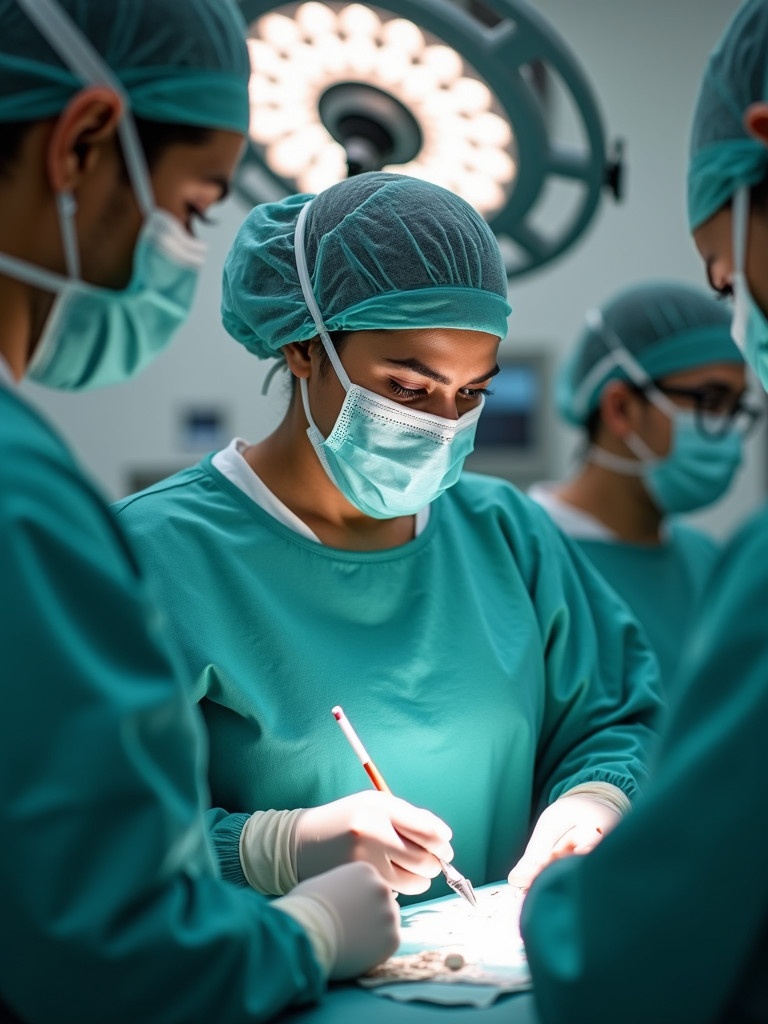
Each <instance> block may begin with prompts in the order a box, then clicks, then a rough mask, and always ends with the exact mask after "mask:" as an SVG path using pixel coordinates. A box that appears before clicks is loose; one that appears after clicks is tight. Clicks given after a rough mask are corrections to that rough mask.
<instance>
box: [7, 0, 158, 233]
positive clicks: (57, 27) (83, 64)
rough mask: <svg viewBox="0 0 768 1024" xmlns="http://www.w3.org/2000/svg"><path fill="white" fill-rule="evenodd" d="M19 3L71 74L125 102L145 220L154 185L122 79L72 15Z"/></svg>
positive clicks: (129, 152)
mask: <svg viewBox="0 0 768 1024" xmlns="http://www.w3.org/2000/svg"><path fill="white" fill-rule="evenodd" d="M16 3H17V4H18V5H19V7H20V8H21V9H22V10H23V11H24V13H25V14H26V16H27V17H28V18H29V20H30V21H31V22H32V23H33V24H34V25H35V27H36V28H37V30H38V32H39V33H40V35H41V36H42V37H43V38H44V39H45V40H46V41H47V42H48V44H49V45H50V46H51V48H52V49H53V50H55V52H56V53H57V54H58V56H59V57H60V58H61V60H62V62H63V63H64V64H65V65H66V66H67V67H68V68H69V69H70V71H72V72H73V73H74V74H76V75H78V76H79V77H80V78H81V79H82V80H83V82H84V83H85V84H86V85H105V86H107V87H108V88H109V89H111V90H112V91H113V92H115V93H117V95H118V96H119V97H120V99H121V100H122V103H123V115H122V117H121V118H120V122H119V124H118V126H117V131H118V135H119V137H120V142H121V143H122V150H123V157H124V158H125V163H126V167H127V169H128V176H129V178H130V180H131V185H132V186H133V190H134V193H135V195H136V201H137V202H138V204H139V209H140V210H141V213H142V215H143V217H144V219H146V218H147V217H149V215H150V214H151V213H152V211H153V210H154V209H155V206H156V204H155V199H154V194H153V191H152V182H151V180H150V177H149V171H148V170H147V166H146V161H145V159H144V152H143V150H142V147H141V142H140V140H139V136H138V132H137V131H136V125H135V123H134V121H133V118H132V117H131V116H129V115H130V109H131V104H130V101H129V99H128V96H127V94H126V92H125V90H124V89H123V87H122V85H121V84H120V82H119V80H118V79H117V77H116V76H115V75H113V74H112V71H111V69H110V68H109V67H108V65H107V64H106V62H105V61H104V60H103V59H102V58H101V56H100V55H99V54H98V52H97V51H96V49H95V48H94V47H93V46H91V44H90V42H89V41H88V40H87V39H86V38H85V36H84V35H83V34H82V32H80V30H79V29H78V28H77V26H76V25H75V23H74V22H73V21H72V20H71V18H70V17H69V15H68V14H67V13H66V12H65V11H64V10H62V8H61V7H59V5H58V4H57V3H55V2H54V0H16Z"/></svg>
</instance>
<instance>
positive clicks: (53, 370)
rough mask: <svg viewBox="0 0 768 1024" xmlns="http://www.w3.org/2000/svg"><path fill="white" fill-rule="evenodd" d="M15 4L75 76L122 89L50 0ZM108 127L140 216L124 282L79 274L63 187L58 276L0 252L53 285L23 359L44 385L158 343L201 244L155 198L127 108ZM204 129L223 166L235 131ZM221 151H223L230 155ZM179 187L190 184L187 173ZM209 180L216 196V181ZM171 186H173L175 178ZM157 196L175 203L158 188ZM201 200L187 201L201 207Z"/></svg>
mask: <svg viewBox="0 0 768 1024" xmlns="http://www.w3.org/2000/svg"><path fill="white" fill-rule="evenodd" d="M20 4H21V6H22V7H23V8H24V10H25V12H28V14H29V16H30V17H32V18H33V20H34V22H35V24H36V26H37V27H38V29H39V30H40V32H41V33H42V34H43V35H44V36H45V37H46V38H47V39H48V41H49V42H50V43H51V45H52V46H53V47H54V48H55V49H56V50H57V52H58V53H59V55H60V56H61V57H62V59H63V60H64V61H65V62H66V63H67V64H69V66H70V67H72V68H73V69H74V70H76V71H77V72H78V74H79V75H80V76H81V77H82V78H84V79H85V80H87V79H88V78H89V76H90V77H91V78H92V79H93V80H97V79H98V81H99V82H100V83H101V84H107V85H109V86H111V87H113V88H114V91H115V92H116V93H117V94H118V95H121V96H123V99H125V97H124V93H123V90H122V88H121V86H120V85H119V83H117V82H116V81H115V80H114V77H113V75H112V73H111V71H110V69H109V68H108V67H107V66H106V65H104V63H103V61H102V60H101V58H100V57H99V55H98V54H97V53H96V52H95V51H94V50H93V48H92V47H91V45H90V43H89V42H88V40H87V39H85V38H84V36H83V35H82V34H81V33H80V31H79V29H77V27H76V26H75V25H74V24H73V23H72V22H71V21H70V20H69V18H68V17H67V15H66V13H65V12H63V11H62V10H61V9H60V8H59V7H58V5H56V4H54V3H52V2H51V0H40V3H39V4H36V5H34V6H32V5H30V4H29V3H28V0H20ZM62 19H63V21H62ZM118 132H119V140H120V145H121V148H122V152H123V157H124V160H125V165H126V167H127V170H128V175H129V180H130V185H131V188H132V190H133V193H134V196H135V198H136V202H137V204H138V207H139V210H140V211H141V214H142V218H143V222H142V226H141V229H140V233H139V237H138V240H137V241H136V243H135V247H134V252H133V260H132V272H131V275H130V279H129V281H128V284H127V286H126V287H124V288H121V289H111V288H105V287H100V286H98V285H95V284H89V283H88V282H87V281H86V280H84V278H83V274H82V272H81V251H80V247H81V243H80V239H79V238H78V232H77V227H76V220H75V215H76V212H77V211H76V203H75V199H74V197H73V196H72V195H71V194H70V193H60V194H59V195H57V196H56V208H57V214H58V221H59V228H60V234H61V238H62V242H63V249H64V262H65V266H66V271H67V273H66V276H63V275H60V274H57V273H54V272H52V271H48V270H45V269H43V268H42V267H39V266H36V265H34V264H31V263H28V262H25V261H22V260H19V259H16V258H15V257H12V256H10V255H6V254H2V253H0V269H2V270H3V271H4V272H5V273H7V274H8V275H9V276H12V277H15V278H17V279H19V280H22V281H24V282H26V283H28V284H31V285H33V286H35V287H38V288H40V289H42V290H44V291H46V292H52V293H53V294H54V295H55V301H54V305H53V308H52V310H51V312H50V314H49V316H48V318H47V320H46V324H45V328H44V331H43V335H42V337H41V338H40V340H39V342H38V344H37V347H36V349H35V352H34V355H33V358H32V360H31V362H30V364H29V366H28V368H27V376H28V377H29V378H30V379H32V380H35V381H36V382H38V383H40V384H45V385H47V386H50V387H55V388H62V389H67V390H76V389H85V388H94V387H99V386H101V385H104V384H111V383H115V382H118V381H121V380H125V379H127V378H128V377H131V376H133V375H134V374H135V373H137V372H138V371H139V370H141V369H142V368H143V367H145V366H146V365H148V363H149V362H151V360H152V359H154V358H155V356H156V355H158V353H159V352H161V351H162V350H163V349H164V348H165V347H166V346H167V344H168V343H169V341H170V340H171V338H172V336H173V334H174V332H175V331H176V329H177V328H178V327H179V326H180V324H181V323H183V321H184V320H185V319H186V317H187V315H188V313H189V309H190V306H191V303H192V299H193V296H194V293H195V286H196V283H197V277H198V273H199V269H200V267H201V264H202V261H203V257H204V252H205V248H204V246H203V244H202V243H201V242H200V241H198V240H197V239H195V238H193V237H192V235H191V234H190V233H189V231H188V230H186V229H185V226H184V225H183V224H182V222H181V220H180V219H179V218H178V217H176V216H173V215H172V214H170V213H169V212H167V211H166V210H163V209H160V208H158V206H157V205H156V202H155V196H154V191H153V187H152V183H151V180H150V176H149V171H148V168H147V165H146V161H145V159H144V154H143V151H142V148H141V144H140V142H139V139H138V135H137V132H136V128H135V124H134V121H133V118H132V116H131V114H130V112H129V111H127V110H126V112H125V113H124V115H123V118H122V121H121V123H120V125H119V127H118ZM211 134H212V138H213V141H212V143H211V146H212V147H213V149H214V151H215V155H214V162H216V163H217V166H218V169H219V170H220V171H223V170H224V169H225V168H226V169H228V170H229V171H230V172H231V168H232V167H233V165H234V159H236V154H237V152H238V150H239V137H238V136H236V135H234V134H233V133H218V132H213V133H211ZM225 135H226V136H231V137H230V138H227V139H226V140H224V144H223V148H222V140H221V138H220V136H225ZM214 137H218V138H214ZM229 152H231V153H232V154H233V158H232V161H231V162H230V163H228V161H227V156H228V154H229ZM217 177H218V175H217ZM219 181H220V178H219ZM184 188H185V189H186V190H187V191H190V192H192V191H193V190H192V187H191V186H190V185H189V183H188V182H185V184H184ZM215 189H217V190H218V193H219V198H220V197H221V191H222V186H221V184H220V183H219V184H218V185H216V186H215ZM165 191H166V192H167V191H169V190H168V189H166V190H165ZM176 191H177V192H178V193H181V189H180V188H177V189H176ZM204 191H205V188H204V186H203V185H202V184H198V186H197V189H196V192H195V194H196V195H197V197H198V199H199V198H200V194H201V192H204ZM163 201H164V203H166V205H168V206H169V207H170V208H172V209H175V205H174V203H173V202H170V203H169V202H168V201H167V198H166V197H164V199H163ZM204 205H206V204H203V203H199V202H198V203H197V206H198V207H199V208H201V209H202V208H203V207H204ZM91 256H92V253H91ZM91 262H93V259H92V260H91Z"/></svg>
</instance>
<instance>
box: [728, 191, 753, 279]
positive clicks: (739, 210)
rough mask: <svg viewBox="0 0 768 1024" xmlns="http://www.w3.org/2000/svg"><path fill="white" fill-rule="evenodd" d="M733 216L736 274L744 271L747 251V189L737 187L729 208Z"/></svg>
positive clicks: (734, 266) (734, 265) (734, 267)
mask: <svg viewBox="0 0 768 1024" xmlns="http://www.w3.org/2000/svg"><path fill="white" fill-rule="evenodd" d="M731 215H732V218H733V232H732V237H733V269H734V273H736V274H743V273H744V266H745V264H746V253H747V221H748V219H749V189H748V188H747V187H746V186H743V187H742V188H740V189H738V190H737V191H736V193H735V194H734V197H733V205H732V208H731Z"/></svg>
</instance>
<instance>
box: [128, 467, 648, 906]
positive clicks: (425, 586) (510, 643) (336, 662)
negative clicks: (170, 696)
mask: <svg viewBox="0 0 768 1024" xmlns="http://www.w3.org/2000/svg"><path fill="white" fill-rule="evenodd" d="M119 519H120V522H121V523H122V525H123V526H124V527H125V528H126V529H127V530H128V532H129V534H130V535H131V538H132V540H133V541H134V543H135V545H136V547H137V548H138V551H139V553H140V555H141V560H142V563H143V564H144V565H146V566H147V568H148V571H150V573H151V576H152V582H153V585H154V587H155V588H156V594H157V597H158V598H159V601H160V603H161V606H162V607H163V608H164V609H165V610H166V613H167V615H168V617H169V619H170V623H171V629H172V632H173V636H174V638H175V640H176V641H177V642H178V646H179V648H180V650H181V651H182V653H183V656H184V658H185V660H186V666H187V670H188V672H189V673H190V674H191V675H193V676H194V677H195V679H196V689H195V695H196V697H197V699H198V700H200V701H201V702H202V708H203V713H204V715H205V719H206V723H207V726H208V734H209V742H210V751H211V757H210V776H209V777H210V784H211V790H212V797H213V803H214V805H215V807H217V808H218V810H217V811H216V812H215V813H214V814H212V815H211V819H212V829H213V836H214V840H215V842H216V846H217V850H218V853H219V857H220V860H221V864H222V869H223V871H224V873H225V875H226V876H228V877H230V878H232V879H233V880H237V881H239V882H240V883H241V884H244V879H243V876H242V872H241V870H240V862H239V856H238V840H239V836H240V832H241V830H242V826H243V823H244V822H245V820H246V818H247V816H248V814H249V813H250V812H252V811H255V810H259V809H268V808H277V809H281V808H292V807H307V806H316V805H319V804H323V803H326V802H329V801H331V800H335V799H336V798H338V797H341V796H344V795H346V794H349V793H353V792H357V791H360V790H362V789H365V788H366V786H367V785H368V781H367V778H366V775H365V773H364V772H363V770H362V767H361V766H360V764H359V762H358V761H357V759H356V757H355V755H354V753H353V752H352V750H351V749H350V748H349V745H348V743H347V742H346V740H345V739H344V736H343V735H342V733H341V731H340V730H339V728H338V726H337V725H336V723H335V722H334V719H333V717H332V715H331V708H332V707H333V706H334V705H336V704H341V705H342V706H343V708H344V710H345V711H346V713H347V715H348V716H349V719H350V721H351V722H352V723H353V725H354V727H355V728H356V730H357V731H358V733H359V734H360V737H361V739H362V741H363V743H364V744H365V746H366V747H367V749H368V752H369V753H370V755H371V757H372V758H373V759H374V760H375V762H376V764H377V765H378V767H379V769H380V770H381V772H382V774H383V775H384V777H385V778H386V780H387V782H388V783H389V785H390V787H391V788H392V790H393V792H395V793H396V794H398V795H399V796H402V797H403V798H404V799H407V800H409V801H411V802H413V803H415V804H417V805H421V806H424V807H428V808H429V809H430V810H432V811H434V812H435V813H436V814H438V815H440V816H441V817H442V818H444V819H445V820H446V821H447V822H448V824H449V825H450V826H451V827H452V828H453V831H454V843H453V845H454V849H455V855H456V864H457V865H459V866H460V870H461V871H462V873H464V874H466V875H468V877H470V878H471V879H472V881H473V882H474V883H475V884H477V885H480V884H483V883H485V882H492V881H496V880H498V879H500V878H504V877H506V875H507V872H508V871H509V869H510V868H511V867H512V865H513V864H514V863H515V862H516V860H517V859H518V857H519V856H520V854H521V853H522V851H523V848H524V846H525V843H526V840H527V838H528V836H529V832H530V828H531V825H532V822H533V821H534V820H535V818H536V817H537V816H538V814H539V813H540V811H541V810H542V809H543V808H544V807H545V806H547V805H548V804H549V803H550V802H551V801H552V800H554V799H555V798H556V797H558V796H560V795H561V794H562V793H564V792H565V791H566V790H568V789H570V788H571V787H573V786H576V785H578V784H580V783H584V782H589V781H593V780H600V781H604V782H609V783H612V784H614V785H616V786H618V787H619V788H620V789H622V790H623V791H624V793H626V795H627V796H628V797H629V798H630V799H632V798H634V797H635V795H636V793H637V789H638V785H639V784H640V783H641V781H642V780H643V779H644V778H645V768H644V764H645V759H646V755H647V753H648V747H649V745H650V743H651V740H652V735H653V734H652V722H653V720H654V719H655V716H656V712H657V710H658V707H659V697H658V690H659V682H658V668H657V665H656V661H655V658H654V657H653V655H652V653H651V652H650V649H649V648H648V647H647V645H646V643H645V641H644V640H642V639H641V637H640V635H639V631H638V627H637V626H636V624H635V620H634V618H633V617H632V616H631V615H630V614H629V612H628V611H627V609H626V608H625V606H624V605H623V604H622V603H620V602H619V600H618V599H617V598H616V597H615V595H614V594H613V592H612V591H611V590H610V589H609V588H608V587H607V586H606V584H605V583H604V582H603V581H602V580H601V579H600V577H599V576H598V574H597V573H596V572H594V570H592V569H591V567H590V566H589V565H588V564H587V562H586V560H585V559H583V558H582V557H581V556H580V555H579V554H578V553H577V552H572V553H571V554H569V552H568V550H567V545H568V542H567V541H566V540H564V539H563V538H562V537H561V536H560V534H559V532H558V531H557V529H556V528H555V527H554V526H553V525H552V524H551V523H550V521H549V519H548V518H547V516H546V515H545V513H544V512H543V511H542V510H541V509H539V508H538V507H537V506H536V505H534V504H533V502H531V501H530V500H529V499H527V498H526V497H524V496H523V495H521V494H519V493H518V492H517V491H516V490H515V489H514V488H513V487H511V486H510V485H508V484H505V483H503V482H502V481H500V480H494V479H491V478H489V477H483V476H476V475H472V474H465V475H464V477H463V478H462V480H461V481H460V482H459V483H458V484H456V485H455V486H454V487H453V488H451V489H450V490H449V491H447V492H446V493H445V494H444V495H443V496H442V497H440V498H439V499H437V500H436V501H435V502H433V504H432V505H431V506H430V516H429V521H428V523H427V525H426V527H425V529H424V530H423V532H422V533H421V534H420V535H419V536H418V537H416V538H415V539H414V540H412V541H411V542H409V543H407V544H405V545H403V546H401V547H397V548H393V549H390V550H385V551H364V552H360V551H346V550H338V549H335V548H330V547H326V546H323V545H321V544H319V543H317V542H315V541H313V540H311V539H309V538H305V537H302V536H300V535H299V534H298V533H296V532H294V531H293V530H291V529H290V528H289V527H287V526H285V525H283V524H282V523H281V522H278V521H277V520H276V519H275V518H273V517H272V516H271V515H269V514H268V513H267V512H266V511H264V510H263V509H262V508H261V507H260V506H259V505H257V504H256V503H255V502H254V501H253V500H252V499H251V498H250V497H249V496H247V495H246V494H245V493H244V492H243V491H241V490H240V489H239V488H238V487H237V486H235V484H233V483H232V482H230V481H229V480H228V479H227V478H226V477H224V476H223V475H222V474H221V473H220V472H219V471H218V470H217V469H216V467H215V466H213V465H212V463H211V459H210V458H207V459H205V460H204V461H203V462H202V463H201V464H200V465H199V466H197V467H193V468H192V469H189V470H186V471H184V472H182V473H180V474H177V475H176V476H175V477H171V478H170V479H169V480H166V481H163V482H162V483H160V484H158V485H156V486H155V487H154V488H151V489H149V490H148V491H145V492H143V493H142V494H140V495H138V496H134V497H133V498H129V499H126V500H125V501H124V502H122V503H121V504H120V506H119ZM447 891H448V890H447V889H446V887H445V883H444V881H443V879H442V877H441V878H440V879H439V880H436V881H435V883H434V884H433V885H432V888H431V890H430V891H429V893H428V894H425V896H424V897H422V898H431V897H434V896H439V895H441V894H442V893H443V892H447ZM405 901H406V902H407V898H406V900H405Z"/></svg>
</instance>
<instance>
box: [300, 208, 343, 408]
mask: <svg viewBox="0 0 768 1024" xmlns="http://www.w3.org/2000/svg"><path fill="white" fill-rule="evenodd" d="M311 205H312V200H311V199H310V200H309V202H307V203H305V204H304V206H302V208H301V212H300V213H299V219H298V220H297V221H296V230H295V232H294V236H293V250H294V257H295V259H296V270H297V271H298V274H299V284H300V285H301V292H302V295H303V296H304V301H305V302H306V304H307V309H308V310H309V315H310V316H311V317H312V319H313V321H314V323H315V329H316V330H317V333H318V334H319V335H320V340H321V341H322V343H323V348H324V349H325V352H326V355H327V356H328V358H329V359H330V361H331V365H332V366H333V368H334V370H335V371H336V376H337V377H338V378H339V380H340V381H341V384H342V387H343V388H344V390H345V391H349V389H350V388H351V387H352V381H351V380H350V379H349V377H348V376H347V371H346V370H345V369H344V367H343V366H342V365H341V360H340V359H339V357H338V354H337V352H336V349H335V348H334V347H333V342H332V341H331V339H330V337H329V336H328V331H327V330H326V327H325V324H324V323H323V314H322V313H321V312H320V307H319V306H318V304H317V299H316V298H315V293H314V292H313V291H312V282H311V281H310V278H309V270H308V269H307V254H306V252H305V250H304V235H305V230H306V222H307V214H308V213H309V208H310V206H311Z"/></svg>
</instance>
